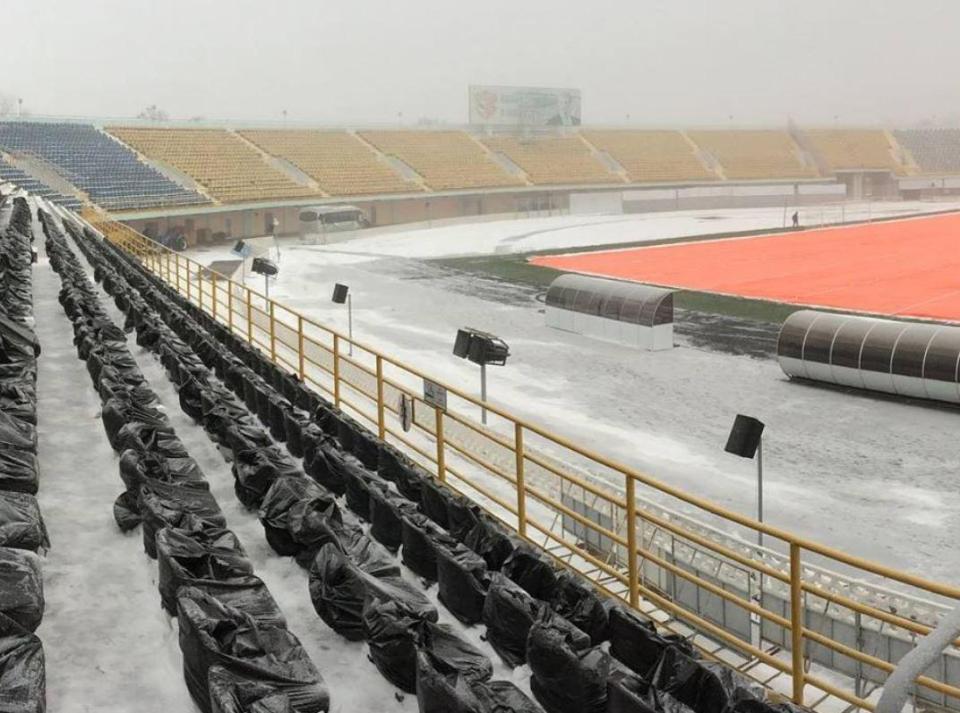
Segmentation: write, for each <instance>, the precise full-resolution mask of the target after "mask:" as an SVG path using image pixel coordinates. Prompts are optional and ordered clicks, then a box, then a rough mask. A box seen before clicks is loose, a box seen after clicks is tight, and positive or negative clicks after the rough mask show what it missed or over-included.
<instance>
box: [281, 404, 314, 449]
mask: <svg viewBox="0 0 960 713" xmlns="http://www.w3.org/2000/svg"><path fill="white" fill-rule="evenodd" d="M310 423H311V420H310V414H309V413H307V412H306V411H303V410H302V409H297V408H290V409H287V410H286V411H284V414H283V430H284V438H285V440H286V442H287V450H288V451H290V455H292V456H293V457H294V458H303V456H304V451H303V431H304V429H305V428H307V426H309V425H310Z"/></svg>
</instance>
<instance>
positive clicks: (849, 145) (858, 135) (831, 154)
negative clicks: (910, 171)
mask: <svg viewBox="0 0 960 713" xmlns="http://www.w3.org/2000/svg"><path fill="white" fill-rule="evenodd" d="M806 134H807V136H808V137H809V139H810V143H811V145H812V147H813V149H814V150H815V151H816V152H817V155H818V158H819V159H820V161H821V162H822V163H823V167H824V169H825V170H827V171H830V172H833V171H858V170H864V169H868V170H876V171H891V172H892V173H896V174H903V173H904V167H903V165H902V164H900V163H899V162H898V161H897V160H896V158H895V157H894V155H893V150H892V149H893V147H892V146H891V145H890V140H889V139H888V137H887V133H886V132H885V131H883V130H882V129H815V130H813V131H808V132H806Z"/></svg>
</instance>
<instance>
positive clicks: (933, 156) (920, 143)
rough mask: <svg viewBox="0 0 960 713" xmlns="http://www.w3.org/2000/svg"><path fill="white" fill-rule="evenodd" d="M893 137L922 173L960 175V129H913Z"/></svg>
mask: <svg viewBox="0 0 960 713" xmlns="http://www.w3.org/2000/svg"><path fill="white" fill-rule="evenodd" d="M893 135H894V137H895V138H896V139H897V141H898V142H899V143H900V145H901V146H903V147H904V148H905V149H907V150H908V151H909V152H910V154H911V155H912V156H913V160H914V161H915V162H916V164H917V166H918V167H919V168H920V171H921V173H926V174H945V173H960V129H911V130H906V131H894V132H893Z"/></svg>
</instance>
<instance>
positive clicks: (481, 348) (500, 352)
mask: <svg viewBox="0 0 960 713" xmlns="http://www.w3.org/2000/svg"><path fill="white" fill-rule="evenodd" d="M453 353H454V355H455V356H458V357H460V358H461V359H466V360H468V361H472V362H473V363H474V364H479V365H480V402H481V404H482V405H481V407H480V418H481V421H482V422H483V424H484V425H486V423H487V408H486V404H487V364H491V365H493V366H503V365H504V364H506V363H507V357H508V356H510V347H508V346H507V343H506V342H505V341H503V340H502V339H501V338H500V337H497V336H495V335H493V334H490V333H489V332H481V331H480V330H479V329H473V328H472V327H464V328H463V329H458V330H457V339H456V341H455V342H454V343H453Z"/></svg>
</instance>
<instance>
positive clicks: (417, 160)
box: [358, 131, 524, 191]
mask: <svg viewBox="0 0 960 713" xmlns="http://www.w3.org/2000/svg"><path fill="white" fill-rule="evenodd" d="M358 134H359V135H360V136H361V137H363V138H364V139H365V140H366V141H369V142H370V143H371V144H372V145H373V146H376V147H377V148H378V149H379V150H380V151H382V152H383V153H385V154H387V155H388V156H394V157H395V158H397V159H399V160H400V161H403V162H404V163H405V164H407V165H408V166H410V168H412V169H413V170H414V171H416V172H417V173H418V174H419V175H420V176H421V177H422V178H423V180H424V182H425V183H426V184H427V186H429V187H430V188H432V189H433V190H436V191H448V190H458V189H466V188H498V187H508V186H521V185H524V182H523V181H522V180H521V179H520V178H518V177H516V176H513V175H511V174H510V173H508V172H507V170H506V169H504V168H503V167H501V166H500V165H499V164H498V163H497V162H496V161H494V160H493V159H492V158H491V157H490V156H489V155H487V153H486V152H485V151H484V150H483V147H482V146H480V145H479V144H478V143H477V142H476V141H474V140H473V139H472V138H471V137H470V136H468V135H467V134H466V133H464V132H463V131H361V132H358Z"/></svg>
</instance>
